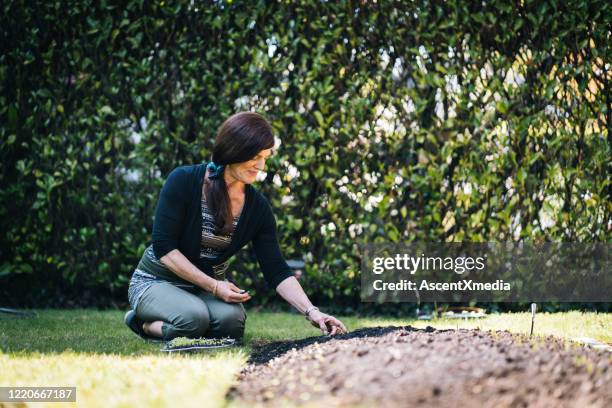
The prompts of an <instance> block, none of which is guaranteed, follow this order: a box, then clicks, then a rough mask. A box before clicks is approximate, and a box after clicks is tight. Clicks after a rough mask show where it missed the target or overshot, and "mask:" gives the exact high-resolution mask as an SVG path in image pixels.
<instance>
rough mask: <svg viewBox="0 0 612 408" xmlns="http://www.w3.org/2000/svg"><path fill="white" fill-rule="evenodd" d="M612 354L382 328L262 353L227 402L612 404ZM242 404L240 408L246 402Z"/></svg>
mask: <svg viewBox="0 0 612 408" xmlns="http://www.w3.org/2000/svg"><path fill="white" fill-rule="evenodd" d="M611 362H612V353H609V352H606V351H597V350H592V349H589V348H584V347H581V346H577V345H573V344H572V343H568V342H563V341H562V340H559V339H556V338H554V337H546V338H536V339H534V340H529V338H527V337H525V336H521V335H516V334H511V333H509V332H506V331H497V332H486V331H480V330H435V329H433V328H431V327H428V328H426V329H415V328H413V327H410V326H406V327H374V328H365V329H359V330H355V331H353V332H350V333H348V334H344V335H338V336H335V337H331V338H328V337H311V338H307V339H303V340H298V341H290V342H275V343H270V344H265V345H259V346H257V347H256V348H255V351H254V353H253V355H252V357H251V359H250V360H249V364H248V365H247V367H246V368H245V369H244V370H243V371H242V373H241V374H240V376H239V379H238V383H237V385H236V386H234V387H233V388H232V389H230V391H229V393H228V398H230V399H236V400H238V401H239V402H243V403H255V402H259V403H264V405H266V406H268V405H285V404H286V403H287V402H288V401H290V402H292V403H297V404H302V403H305V404H309V405H310V404H314V405H317V406H318V405H321V406H323V405H325V406H355V405H364V406H388V407H396V406H410V405H418V406H432V407H434V406H435V407H450V406H484V407H500V406H501V407H503V406H512V407H515V406H530V407H550V406H568V407H587V406H588V407H602V408H603V407H610V406H612V369H611V368H610V364H611ZM238 401H236V402H238Z"/></svg>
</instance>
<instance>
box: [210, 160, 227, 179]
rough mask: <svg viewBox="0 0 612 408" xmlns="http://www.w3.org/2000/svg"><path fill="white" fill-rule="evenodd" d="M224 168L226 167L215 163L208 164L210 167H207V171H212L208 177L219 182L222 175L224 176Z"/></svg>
mask: <svg viewBox="0 0 612 408" xmlns="http://www.w3.org/2000/svg"><path fill="white" fill-rule="evenodd" d="M224 167H225V166H224V165H222V164H221V165H219V164H215V162H212V161H211V162H210V163H208V165H207V166H206V169H208V170H210V174H209V175H208V178H209V179H211V180H217V179H218V178H220V177H221V175H222V174H223V168H224Z"/></svg>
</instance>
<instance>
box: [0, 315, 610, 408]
mask: <svg viewBox="0 0 612 408" xmlns="http://www.w3.org/2000/svg"><path fill="white" fill-rule="evenodd" d="M37 313H38V315H37V316H36V317H32V318H13V317H7V316H5V315H0V386H12V385H22V386H35V385H37V386H76V387H77V404H78V406H87V407H109V406H113V407H120V406H124V407H132V406H170V405H172V406H182V407H188V406H203V405H204V406H223V405H225V400H224V395H225V393H226V391H227V389H228V387H229V386H230V385H231V383H232V381H233V377H234V375H235V374H237V373H238V372H239V371H240V369H241V367H242V366H243V365H244V364H245V363H246V361H247V359H248V355H249V353H250V352H251V348H250V347H249V345H248V344H249V343H252V342H253V341H257V342H261V341H274V340H286V339H298V338H304V337H309V336H316V335H319V333H320V331H319V330H317V329H315V328H314V327H311V326H310V325H309V324H308V323H307V322H306V321H305V320H304V318H303V317H301V316H300V315H297V314H290V313H267V312H250V313H249V314H248V318H247V330H246V335H245V336H246V342H247V346H245V347H240V348H233V349H229V350H228V349H225V350H220V351H214V352H209V353H206V354H198V355H190V356H189V355H188V356H183V355H180V356H176V355H173V356H168V355H164V354H162V353H161V352H159V351H158V350H159V347H160V345H159V344H147V343H144V342H142V341H141V340H140V339H138V338H137V337H136V336H134V335H133V334H132V332H131V331H129V329H127V327H125V326H124V324H123V311H92V310H37ZM338 317H339V318H340V319H341V320H343V322H344V323H345V324H346V325H347V326H348V328H349V330H354V329H357V328H360V327H369V326H378V325H381V326H385V325H413V326H416V327H425V326H427V325H431V326H434V327H438V328H475V327H477V328H480V329H482V330H490V329H492V330H498V329H500V330H504V329H507V330H510V331H513V332H517V333H528V332H529V327H530V322H531V318H530V315H529V314H527V313H514V314H500V315H491V316H488V317H487V318H485V319H482V320H478V321H467V322H464V321H456V320H437V321H432V322H424V321H415V320H413V319H412V318H406V319H398V318H385V317H379V318H359V317H346V316H338ZM611 327H612V314H610V313H608V314H596V313H580V312H568V313H558V314H546V313H542V314H538V316H537V320H536V326H535V332H536V334H538V335H544V334H552V335H555V336H558V337H563V338H572V337H592V338H595V339H598V340H601V341H604V342H607V343H611V342H612V330H610V328H611ZM1 405H2V404H0V406H1ZM56 405H57V406H61V407H68V406H71V405H74V404H68V403H61V404H56ZM36 406H45V405H44V404H43V403H37V404H36Z"/></svg>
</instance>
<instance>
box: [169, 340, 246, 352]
mask: <svg viewBox="0 0 612 408" xmlns="http://www.w3.org/2000/svg"><path fill="white" fill-rule="evenodd" d="M235 344H236V339H232V338H230V337H223V338H220V339H216V338H206V337H200V338H195V339H191V338H188V337H176V338H174V339H172V340H170V341H168V342H166V344H165V345H164V346H163V347H162V348H161V351H165V352H168V353H172V352H181V351H185V352H193V351H201V350H207V349H215V348H223V347H230V346H233V345H235Z"/></svg>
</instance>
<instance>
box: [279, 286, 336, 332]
mask: <svg viewBox="0 0 612 408" xmlns="http://www.w3.org/2000/svg"><path fill="white" fill-rule="evenodd" d="M276 292H278V294H279V295H280V296H281V297H282V298H283V299H285V300H286V301H287V302H289V303H290V304H291V305H292V306H293V307H295V308H296V309H297V310H298V311H299V312H300V313H302V314H305V313H306V311H309V313H308V316H306V318H307V319H308V320H309V321H310V323H311V324H312V325H313V326H315V327H318V328H320V329H321V331H322V332H323V333H324V334H328V333H329V334H330V335H332V336H333V335H334V334H336V333H346V332H348V330H347V328H346V326H345V325H344V324H343V323H342V322H341V321H340V320H338V319H336V318H335V317H333V316H330V315H327V314H325V313H321V312H320V311H319V310H318V309H314V310H313V309H312V307H313V306H312V303H311V302H310V300H309V299H308V296H306V293H304V289H302V285H300V283H299V282H298V281H297V279H295V277H293V276H292V277H289V278H287V279H285V280H283V281H282V282H281V283H280V284H279V285H278V286H277V287H276ZM329 329H331V333H330V332H329Z"/></svg>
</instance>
